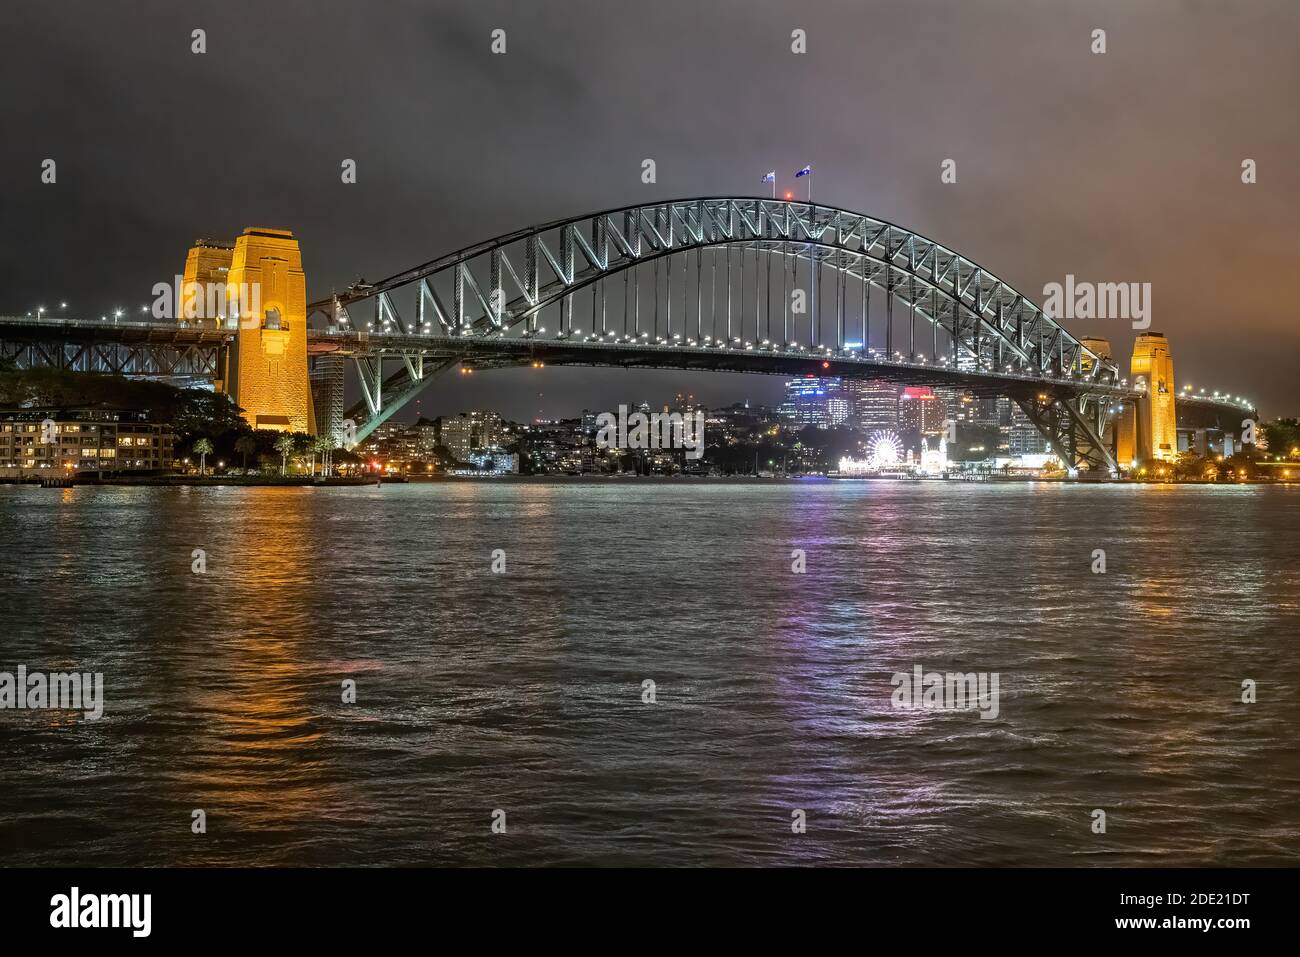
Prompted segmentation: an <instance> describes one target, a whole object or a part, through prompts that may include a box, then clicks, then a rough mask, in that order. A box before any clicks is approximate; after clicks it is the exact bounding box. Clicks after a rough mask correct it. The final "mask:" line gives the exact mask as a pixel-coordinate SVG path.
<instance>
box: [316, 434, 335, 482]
mask: <svg viewBox="0 0 1300 957" xmlns="http://www.w3.org/2000/svg"><path fill="white" fill-rule="evenodd" d="M311 447H312V451H313V452H318V453H320V474H321V475H323V476H328V475H329V457H330V453H332V452H333V451H334V440H333V439H332V438H331V437H330V436H328V435H324V434H321V435H318V436H316V437H315V438H314V439H312V440H311Z"/></svg>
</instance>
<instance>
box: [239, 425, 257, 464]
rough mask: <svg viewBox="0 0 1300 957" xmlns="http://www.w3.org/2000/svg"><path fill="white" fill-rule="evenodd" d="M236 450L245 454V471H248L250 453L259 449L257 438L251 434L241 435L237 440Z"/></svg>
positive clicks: (242, 454)
mask: <svg viewBox="0 0 1300 957" xmlns="http://www.w3.org/2000/svg"><path fill="white" fill-rule="evenodd" d="M235 451H236V452H238V453H239V454H240V455H241V456H243V460H244V471H245V472H247V471H248V455H249V453H250V452H256V451H257V439H256V438H255V437H253V436H252V435H251V434H250V435H241V436H240V437H239V438H238V439H236V440H235Z"/></svg>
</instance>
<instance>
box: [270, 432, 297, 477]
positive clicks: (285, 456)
mask: <svg viewBox="0 0 1300 957" xmlns="http://www.w3.org/2000/svg"><path fill="white" fill-rule="evenodd" d="M297 444H298V443H297V442H296V441H294V437H293V435H292V434H291V433H289V432H284V433H282V434H281V435H280V437H279V438H278V439H276V440H275V450H276V451H277V452H279V453H280V474H281V475H283V474H284V472H285V469H287V468H288V467H289V453H290V452H292V451H293V450H294V448H295V447H296V446H297Z"/></svg>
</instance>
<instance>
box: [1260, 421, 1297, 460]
mask: <svg viewBox="0 0 1300 957" xmlns="http://www.w3.org/2000/svg"><path fill="white" fill-rule="evenodd" d="M1264 438H1265V439H1266V441H1267V442H1268V451H1269V452H1270V453H1271V454H1272V455H1275V456H1279V457H1281V458H1284V459H1285V458H1296V457H1300V420H1297V419H1274V420H1273V421H1272V422H1269V423H1268V424H1267V425H1265V426H1264Z"/></svg>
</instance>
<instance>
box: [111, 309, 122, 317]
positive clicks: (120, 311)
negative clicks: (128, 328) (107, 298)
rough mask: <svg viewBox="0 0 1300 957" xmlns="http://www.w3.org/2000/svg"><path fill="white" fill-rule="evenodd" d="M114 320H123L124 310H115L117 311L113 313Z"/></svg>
mask: <svg viewBox="0 0 1300 957" xmlns="http://www.w3.org/2000/svg"><path fill="white" fill-rule="evenodd" d="M113 318H114V319H121V318H122V310H121V309H117V310H115V311H114V312H113Z"/></svg>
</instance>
